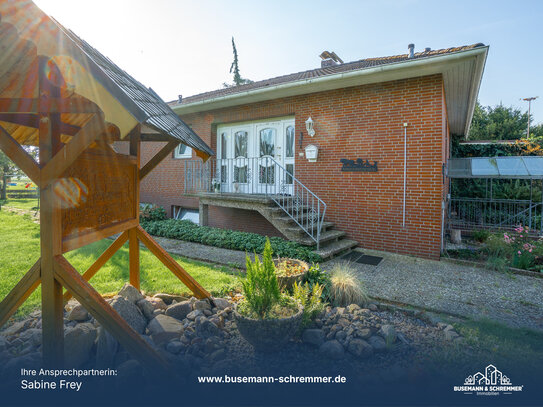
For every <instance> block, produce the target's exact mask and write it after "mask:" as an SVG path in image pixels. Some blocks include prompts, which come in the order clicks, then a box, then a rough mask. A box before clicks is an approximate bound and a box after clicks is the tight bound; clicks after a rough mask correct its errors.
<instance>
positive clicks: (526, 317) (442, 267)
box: [321, 250, 543, 330]
mask: <svg viewBox="0 0 543 407" xmlns="http://www.w3.org/2000/svg"><path fill="white" fill-rule="evenodd" d="M363 252H364V253H365V254H369V255H374V256H380V257H383V260H382V261H381V263H380V264H379V265H378V266H370V265H365V264H358V263H351V264H352V266H353V267H354V268H355V269H356V270H357V271H358V272H359V273H360V277H361V279H362V280H363V281H364V282H365V284H366V287H367V289H368V293H369V295H371V296H373V297H376V298H379V299H383V300H388V301H396V302H401V303H405V304H411V305H414V306H418V307H424V308H428V309H433V310H435V311H442V312H447V313H452V314H457V315H462V316H466V317H474V318H489V319H492V320H496V321H498V322H502V323H505V324H507V325H509V326H512V327H526V328H532V329H539V330H543V295H542V294H543V279H540V278H535V277H528V276H522V275H515V274H509V273H499V272H495V271H491V270H486V269H480V268H474V267H469V266H464V265H458V264H452V263H449V262H446V261H432V260H425V259H420V258H414V257H408V256H402V255H397V254H391V253H385V252H377V251H372V250H363ZM339 261H341V260H338V259H335V260H332V261H329V262H327V263H324V264H322V265H321V267H322V268H324V269H325V270H330V269H331V268H332V267H333V265H334V264H335V263H337V262H339Z"/></svg>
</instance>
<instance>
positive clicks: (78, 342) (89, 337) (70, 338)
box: [64, 323, 96, 367]
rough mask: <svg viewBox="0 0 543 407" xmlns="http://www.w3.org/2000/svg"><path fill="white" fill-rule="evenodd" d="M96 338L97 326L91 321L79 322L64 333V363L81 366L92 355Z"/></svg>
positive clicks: (69, 365) (70, 365)
mask: <svg viewBox="0 0 543 407" xmlns="http://www.w3.org/2000/svg"><path fill="white" fill-rule="evenodd" d="M95 339H96V328H95V327H94V325H92V324H89V323H83V324H78V325H77V326H76V327H75V328H73V329H70V330H67V331H66V334H65V335H64V363H65V364H66V366H67V367H79V366H81V365H82V364H83V363H85V362H86V361H87V360H89V357H90V351H91V349H92V346H93V345H94V340H95Z"/></svg>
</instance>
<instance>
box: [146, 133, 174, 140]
mask: <svg viewBox="0 0 543 407" xmlns="http://www.w3.org/2000/svg"><path fill="white" fill-rule="evenodd" d="M141 141H155V142H156V141H159V142H160V141H162V142H164V141H165V142H169V141H172V138H171V137H170V136H165V135H163V134H160V133H156V134H149V133H147V134H144V133H142V134H141Z"/></svg>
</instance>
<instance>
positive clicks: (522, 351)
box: [430, 318, 543, 377]
mask: <svg viewBox="0 0 543 407" xmlns="http://www.w3.org/2000/svg"><path fill="white" fill-rule="evenodd" d="M445 320H446V318H445ZM449 322H451V321H449ZM451 323H452V324H453V325H454V327H455V329H456V331H457V332H458V333H459V334H460V335H462V336H463V337H464V339H465V343H463V344H461V345H458V346H457V347H456V348H455V347H452V348H448V349H445V348H444V349H441V350H439V351H436V352H434V353H433V354H432V355H430V358H431V361H432V362H433V364H435V366H436V367H437V369H439V367H440V366H447V367H448V369H453V370H454V369H458V370H459V371H469V370H470V368H472V369H479V370H480V368H481V366H486V365H487V364H488V363H492V364H494V365H496V366H499V367H500V369H503V370H507V372H508V374H511V375H513V374H514V373H515V374H521V373H522V374H533V375H536V374H537V375H538V374H540V372H541V366H543V332H540V331H534V330H530V329H526V328H511V327H508V326H505V325H503V324H500V323H498V322H494V321H491V320H488V319H478V320H466V321H462V322H451ZM475 371H476V370H475ZM510 377H511V376H510Z"/></svg>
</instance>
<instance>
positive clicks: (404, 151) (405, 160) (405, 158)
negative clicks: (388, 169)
mask: <svg viewBox="0 0 543 407" xmlns="http://www.w3.org/2000/svg"><path fill="white" fill-rule="evenodd" d="M407 126H408V124H407V123H404V124H403V203H402V213H403V215H402V216H403V219H402V227H405V196H406V192H407Z"/></svg>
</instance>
